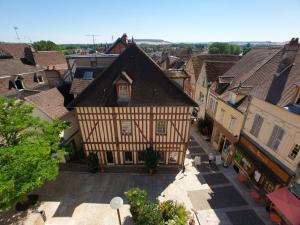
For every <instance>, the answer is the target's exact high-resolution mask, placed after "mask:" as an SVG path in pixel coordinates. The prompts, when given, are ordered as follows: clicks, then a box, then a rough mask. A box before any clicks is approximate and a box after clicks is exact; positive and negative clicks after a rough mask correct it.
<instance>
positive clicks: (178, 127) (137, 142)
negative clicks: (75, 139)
mask: <svg viewBox="0 0 300 225" xmlns="http://www.w3.org/2000/svg"><path fill="white" fill-rule="evenodd" d="M195 106H197V104H196V103H195V102H194V101H193V100H192V99H191V98H190V97H189V96H188V95H186V94H185V93H184V92H183V90H182V89H181V88H180V87H179V86H178V85H177V84H175V83H174V82H173V81H171V80H170V79H169V78H168V76H167V75H166V74H165V73H164V72H163V71H162V70H161V69H160V67H159V66H158V65H157V64H156V63H155V62H154V61H153V60H152V59H151V58H150V57H148V56H147V55H146V53H145V52H144V51H143V50H141V49H140V48H139V47H138V46H136V45H135V44H132V45H130V46H128V47H127V48H126V49H125V50H124V52H123V53H122V54H120V56H119V57H118V58H117V59H116V60H115V61H114V62H113V63H112V64H111V65H110V66H109V67H108V68H107V69H106V70H105V71H104V72H103V73H102V74H101V75H100V76H97V77H96V78H95V79H94V80H93V81H92V82H91V84H89V85H88V86H87V88H85V89H84V90H83V91H82V92H81V93H80V94H79V96H78V97H77V98H76V99H75V100H74V101H73V103H71V105H70V107H74V108H76V112H77V118H78V121H79V125H80V129H81V133H82V138H83V145H84V149H85V152H86V153H87V154H89V153H90V152H96V153H97V155H98V158H99V162H100V163H101V165H116V164H140V163H143V162H142V159H141V152H142V151H143V150H145V149H146V148H147V147H150V146H152V147H153V148H154V149H155V150H157V151H158V152H159V155H160V163H162V164H173V165H182V164H183V162H184V158H185V153H186V150H187V146H188V139H189V130H190V117H191V112H192V109H193V107H195Z"/></svg>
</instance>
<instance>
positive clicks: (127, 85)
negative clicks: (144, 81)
mask: <svg viewBox="0 0 300 225" xmlns="http://www.w3.org/2000/svg"><path fill="white" fill-rule="evenodd" d="M115 84H116V90H117V94H118V101H119V102H126V101H129V100H130V96H131V85H132V79H131V78H130V77H129V76H128V74H127V73H126V72H125V71H122V72H121V74H120V76H119V77H118V78H117V80H116V82H115Z"/></svg>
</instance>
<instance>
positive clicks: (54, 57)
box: [33, 51, 68, 70]
mask: <svg viewBox="0 0 300 225" xmlns="http://www.w3.org/2000/svg"><path fill="white" fill-rule="evenodd" d="M33 57H34V61H35V63H36V64H37V65H40V66H42V67H43V68H44V69H47V68H48V67H50V68H49V69H55V70H64V69H65V70H67V69H68V64H67V61H66V58H65V56H64V54H63V53H62V52H60V51H36V52H34V53H33ZM53 67H55V68H53Z"/></svg>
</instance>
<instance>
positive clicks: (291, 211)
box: [267, 187, 300, 225]
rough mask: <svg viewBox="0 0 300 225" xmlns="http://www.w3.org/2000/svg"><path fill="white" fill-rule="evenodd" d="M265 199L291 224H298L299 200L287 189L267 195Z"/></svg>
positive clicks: (299, 214) (299, 221)
mask: <svg viewBox="0 0 300 225" xmlns="http://www.w3.org/2000/svg"><path fill="white" fill-rule="evenodd" d="M267 197H268V198H269V199H270V200H271V202H272V203H273V204H274V205H275V207H276V208H277V209H278V210H279V211H280V212H281V213H282V214H283V215H284V216H285V218H286V219H288V220H289V222H290V223H291V224H293V225H299V224H300V213H299V212H300V200H299V199H298V198H297V197H296V196H295V195H294V194H292V193H291V192H290V191H289V190H288V188H287V187H284V188H281V189H278V190H276V191H274V192H272V193H270V194H267Z"/></svg>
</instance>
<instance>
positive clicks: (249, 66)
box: [221, 48, 280, 90]
mask: <svg viewBox="0 0 300 225" xmlns="http://www.w3.org/2000/svg"><path fill="white" fill-rule="evenodd" d="M279 51H280V48H257V49H252V50H251V51H250V52H248V53H247V54H246V55H245V56H243V57H242V59H241V60H240V61H239V62H238V63H236V64H235V65H234V66H233V67H231V69H230V70H228V71H227V72H226V73H225V74H224V75H223V76H224V77H232V82H231V83H230V85H229V87H228V88H227V90H231V89H234V88H236V87H238V86H239V85H244V83H245V82H247V80H249V79H250V78H251V76H253V75H254V74H255V73H256V71H257V70H259V69H260V68H261V67H262V66H263V65H265V64H266V63H267V62H268V61H269V60H270V59H272V58H273V57H274V56H275V55H276V54H277V53H278V52H279ZM223 76H221V77H223ZM248 85H252V83H249V82H248Z"/></svg>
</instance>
